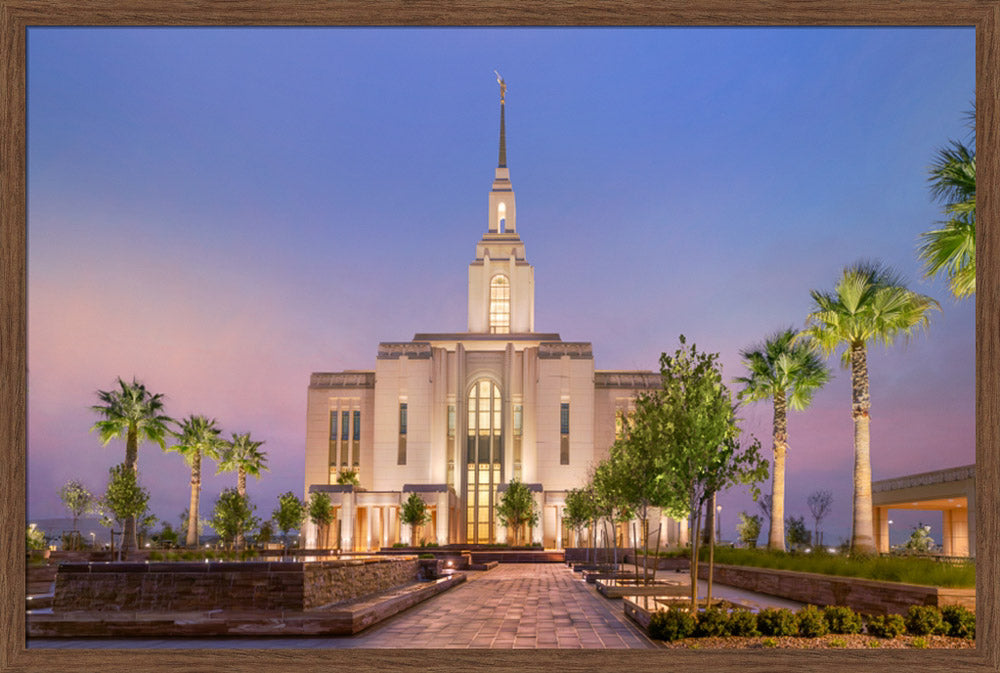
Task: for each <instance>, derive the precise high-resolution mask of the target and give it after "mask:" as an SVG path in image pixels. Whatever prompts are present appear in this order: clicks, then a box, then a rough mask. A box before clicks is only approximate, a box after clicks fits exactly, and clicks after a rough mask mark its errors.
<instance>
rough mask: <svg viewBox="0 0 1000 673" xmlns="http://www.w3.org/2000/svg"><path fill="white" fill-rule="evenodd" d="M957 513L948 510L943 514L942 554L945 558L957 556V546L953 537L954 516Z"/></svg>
mask: <svg viewBox="0 0 1000 673" xmlns="http://www.w3.org/2000/svg"><path fill="white" fill-rule="evenodd" d="M954 513H955V510H953V509H946V510H943V511H942V512H941V552H942V553H943V554H944V555H945V556H954V555H955V545H954V544H953V537H954V535H955V532H954V530H953V529H952V515H953V514H954Z"/></svg>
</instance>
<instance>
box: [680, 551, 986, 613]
mask: <svg viewBox="0 0 1000 673" xmlns="http://www.w3.org/2000/svg"><path fill="white" fill-rule="evenodd" d="M698 576H699V577H701V578H702V579H706V578H707V577H708V564H706V563H703V564H700V565H699V566H698ZM714 581H715V582H718V583H719V584H726V585H728V586H732V587H737V588H739V589H747V590H748V591H756V592H758V593H762V594H769V595H771V596H780V597H782V598H788V599H790V600H793V601H800V602H802V603H812V604H813V605H846V606H848V607H850V608H852V609H854V610H857V611H859V612H864V613H867V614H875V615H880V614H888V613H896V614H905V613H906V611H907V610H909V608H910V606H911V605H936V606H938V607H942V606H945V605H964V606H965V607H967V608H970V609H972V610H975V609H976V590H975V589H951V588H945V587H928V586H921V585H919V584H903V583H902V582H881V581H878V580H867V579H860V578H857V577H840V576H835V575H821V574H818V573H806V572H798V571H794V570H774V569H771V568H754V567H751V566H731V565H720V564H716V566H715V572H714Z"/></svg>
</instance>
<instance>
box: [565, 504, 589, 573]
mask: <svg viewBox="0 0 1000 673" xmlns="http://www.w3.org/2000/svg"><path fill="white" fill-rule="evenodd" d="M594 518H595V514H594V496H593V492H592V491H591V490H590V489H588V488H587V487H586V486H585V487H583V488H574V489H570V490H569V491H568V492H567V493H566V500H565V503H564V506H563V523H564V524H566V526H567V527H568V528H571V529H572V530H574V531H576V536H577V541H578V543H579V539H580V537H581V536H582V534H583V531H584V529H585V528H586V527H587V524H588V523H590V522H591V520H592V519H594ZM588 553H589V551H588ZM587 560H588V561H589V560H590V559H589V558H588V559H587Z"/></svg>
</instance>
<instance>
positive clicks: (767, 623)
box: [757, 608, 799, 636]
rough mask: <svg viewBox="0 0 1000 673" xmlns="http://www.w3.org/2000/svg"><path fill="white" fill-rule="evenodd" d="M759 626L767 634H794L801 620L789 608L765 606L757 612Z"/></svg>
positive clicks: (797, 630)
mask: <svg viewBox="0 0 1000 673" xmlns="http://www.w3.org/2000/svg"><path fill="white" fill-rule="evenodd" d="M757 628H758V629H759V630H760V632H761V633H763V634H764V635H765V636H794V635H796V634H797V633H798V632H799V620H798V618H797V617H796V616H795V613H794V612H792V611H791V610H789V609H788V608H765V609H764V610H761V611H760V612H758V613H757Z"/></svg>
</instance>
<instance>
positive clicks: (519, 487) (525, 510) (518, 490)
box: [496, 478, 538, 546]
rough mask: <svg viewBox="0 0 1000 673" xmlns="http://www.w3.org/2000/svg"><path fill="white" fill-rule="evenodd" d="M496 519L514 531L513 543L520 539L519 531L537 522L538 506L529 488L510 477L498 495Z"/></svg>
mask: <svg viewBox="0 0 1000 673" xmlns="http://www.w3.org/2000/svg"><path fill="white" fill-rule="evenodd" d="M496 514H497V519H499V520H500V524H501V525H503V526H506V527H507V528H508V529H509V530H512V531H513V532H514V545H515V546H516V545H517V544H519V543H520V541H521V531H522V529H523V528H524V527H525V526H528V527H529V528H530V527H532V526H534V525H536V524H537V523H538V508H537V507H536V506H535V498H534V496H532V494H531V490H530V489H529V488H528V487H527V486H526V485H524V484H523V483H521V481H520V480H519V479H516V478H515V479H511V480H510V482H509V483H508V484H507V490H506V491H504V492H503V495H501V496H500V502H499V504H497V507H496Z"/></svg>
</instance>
